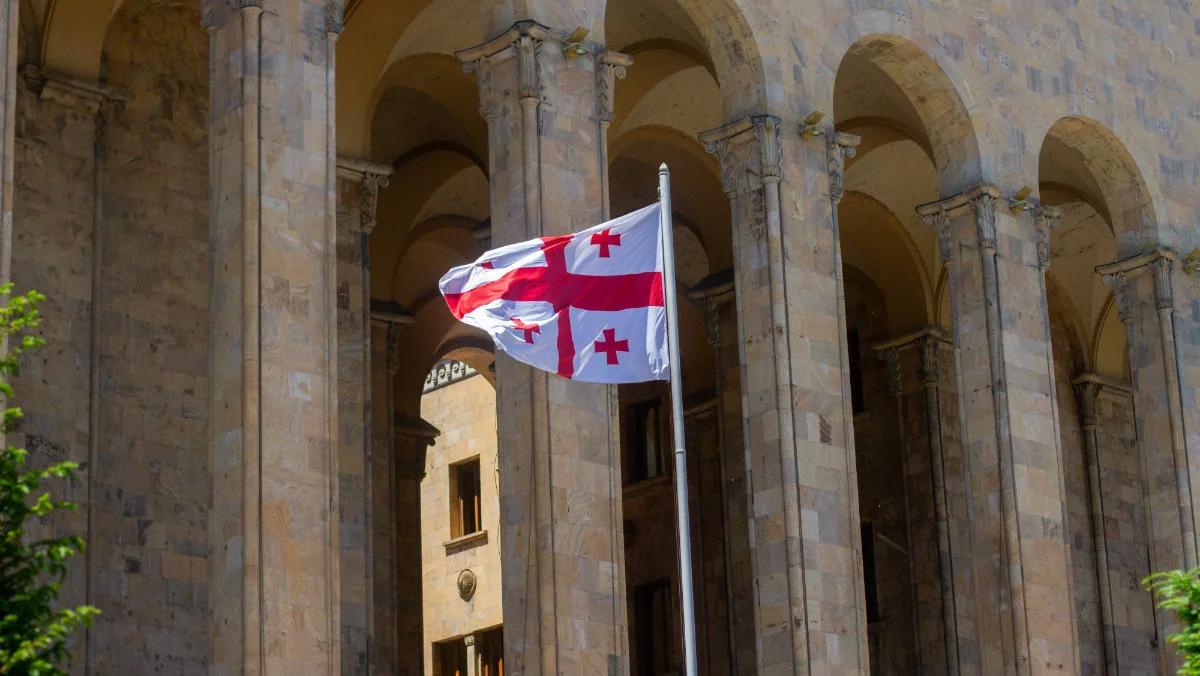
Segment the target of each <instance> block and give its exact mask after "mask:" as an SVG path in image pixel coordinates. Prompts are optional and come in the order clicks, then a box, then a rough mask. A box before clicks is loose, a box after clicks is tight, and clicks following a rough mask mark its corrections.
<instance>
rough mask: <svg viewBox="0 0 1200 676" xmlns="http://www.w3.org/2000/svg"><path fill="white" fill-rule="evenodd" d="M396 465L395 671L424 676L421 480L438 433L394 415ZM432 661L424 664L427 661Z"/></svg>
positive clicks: (393, 503) (426, 656)
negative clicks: (426, 459) (429, 452)
mask: <svg viewBox="0 0 1200 676" xmlns="http://www.w3.org/2000/svg"><path fill="white" fill-rule="evenodd" d="M393 418H394V423H393V433H392V463H393V467H394V477H395V482H394V483H393V484H392V489H391V496H392V499H391V501H390V502H391V510H392V518H391V521H392V523H393V529H394V536H393V537H394V541H395V550H394V552H392V557H393V558H392V560H393V562H394V563H393V568H392V571H393V573H392V574H393V575H394V576H395V582H394V585H395V586H394V587H393V592H392V593H393V598H394V599H395V601H394V603H395V609H394V611H393V612H394V618H395V619H394V622H395V624H394V627H395V636H396V638H395V645H396V672H395V673H397V674H401V675H403V676H421V674H427V673H430V672H429V670H431V669H433V664H432V655H431V654H429V653H428V652H427V650H426V649H427V648H430V647H431V646H430V645H429V644H427V643H426V642H425V619H424V612H423V609H424V605H423V598H424V588H423V587H422V584H421V577H422V575H421V570H422V568H421V544H422V543H421V481H422V480H424V479H425V454H426V452H427V451H428V450H429V447H430V446H432V445H433V444H434V442H435V441H436V440H437V436H438V430H437V429H435V428H434V427H433V426H432V425H430V424H429V423H427V422H425V421H424V420H422V419H420V418H415V419H414V418H406V417H403V416H399V415H395V416H393ZM425 659H428V660H430V662H428V663H425V664H424V665H423V664H422V663H423V660H425Z"/></svg>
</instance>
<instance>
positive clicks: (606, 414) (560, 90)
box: [458, 21, 629, 676]
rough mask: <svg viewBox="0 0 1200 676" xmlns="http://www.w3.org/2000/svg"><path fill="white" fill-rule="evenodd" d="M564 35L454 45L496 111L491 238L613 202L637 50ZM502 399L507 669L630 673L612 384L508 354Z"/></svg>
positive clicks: (533, 233) (577, 218) (537, 29)
mask: <svg viewBox="0 0 1200 676" xmlns="http://www.w3.org/2000/svg"><path fill="white" fill-rule="evenodd" d="M566 28H568V30H569V28H573V27H566ZM564 36H565V32H562V31H559V30H557V29H551V28H547V27H546V26H542V25H540V24H538V23H536V22H533V21H520V22H518V23H516V24H515V25H513V26H512V27H511V28H510V29H508V30H507V31H505V32H504V33H503V34H501V35H499V36H497V37H496V38H494V39H492V40H490V41H488V42H486V43H484V44H482V45H479V46H477V47H472V48H471V49H467V50H464V51H462V52H460V53H459V55H458V56H459V58H460V59H462V61H463V63H464V65H465V68H466V69H467V71H468V72H473V73H475V75H476V77H477V78H478V83H479V96H480V109H481V113H482V114H483V116H484V117H485V119H486V120H487V123H488V143H489V157H490V167H491V171H490V174H489V178H490V181H491V215H492V227H491V234H492V242H493V245H502V244H509V243H512V242H517V241H520V240H524V239H528V238H532V237H538V236H543V235H554V234H561V233H564V232H569V231H575V230H580V229H583V228H586V227H588V226H590V225H593V224H596V223H599V222H601V221H602V220H603V218H604V215H605V213H606V209H607V206H606V204H605V189H604V185H605V178H604V174H605V172H606V171H607V167H606V166H603V157H604V156H603V152H604V151H603V138H604V128H605V127H606V126H607V121H606V115H605V114H604V110H605V107H606V106H611V95H612V91H611V88H608V87H605V86H604V83H606V82H608V83H611V79H606V76H605V73H604V69H605V68H609V67H614V68H616V67H624V66H623V65H621V64H623V63H627V62H628V59H618V58H614V57H615V55H613V54H611V53H609V52H606V51H605V50H604V49H603V48H602V47H601V46H599V45H593V44H588V45H585V46H586V47H587V49H588V50H590V53H589V54H584V55H574V54H573V53H571V54H568V53H564V49H563V45H562V42H563V38H564ZM611 75H613V76H615V75H616V73H611ZM602 94H603V96H602ZM496 401H497V419H498V421H499V428H498V441H499V444H500V446H499V450H498V452H499V458H500V511H501V514H502V519H503V522H502V525H501V529H500V530H501V556H502V562H503V565H502V568H503V578H504V587H503V588H504V595H503V608H504V623H505V624H504V641H505V670H506V672H508V673H510V674H517V675H522V676H533V675H535V674H541V675H543V676H550V675H551V674H560V673H569V674H605V675H608V674H618V675H619V674H624V673H627V672H628V670H629V659H628V647H627V643H628V637H627V634H626V611H625V607H626V604H625V583H624V543H623V537H622V519H621V472H620V446H619V443H618V439H617V436H616V433H615V432H616V416H617V410H616V402H615V397H612V396H611V391H610V388H607V387H604V386H601V385H589V384H584V383H576V382H572V381H568V380H564V379H562V378H558V377H556V376H554V375H551V374H548V373H545V372H543V371H537V370H534V369H531V368H529V367H527V366H524V365H521V364H519V363H517V362H515V361H513V360H511V359H508V358H505V357H504V356H503V355H500V356H499V358H498V359H497V362H496ZM583 477H589V479H587V480H584V479H583Z"/></svg>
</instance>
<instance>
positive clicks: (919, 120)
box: [822, 12, 985, 196]
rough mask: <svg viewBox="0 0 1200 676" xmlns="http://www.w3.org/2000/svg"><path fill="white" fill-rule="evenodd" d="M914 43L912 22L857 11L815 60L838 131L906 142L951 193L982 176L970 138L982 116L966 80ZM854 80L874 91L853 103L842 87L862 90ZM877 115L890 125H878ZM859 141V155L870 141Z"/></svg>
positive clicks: (974, 140) (975, 145)
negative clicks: (870, 131)
mask: <svg viewBox="0 0 1200 676" xmlns="http://www.w3.org/2000/svg"><path fill="white" fill-rule="evenodd" d="M916 39H917V37H916V36H914V35H913V32H912V26H911V23H909V22H908V21H906V20H903V18H902V17H900V16H898V15H895V14H893V13H888V12H867V13H864V14H856V15H854V16H852V17H850V18H848V19H847V20H846V21H845V22H844V23H843V24H842V25H841V26H840V27H839V28H838V30H836V31H834V33H833V35H832V36H831V37H830V39H829V41H828V42H827V43H826V45H825V47H824V49H823V51H822V62H823V65H824V66H825V68H826V73H825V75H826V76H827V77H828V78H829V80H830V82H831V83H832V91H833V96H832V102H833V108H834V117H835V119H836V120H837V127H838V129H839V130H844V131H850V132H854V133H859V132H858V131H856V129H861V128H863V127H867V126H876V127H884V128H888V129H890V131H891V133H899V134H902V135H906V136H908V137H909V138H912V139H913V140H914V141H916V142H917V144H918V145H920V146H921V147H922V148H923V149H924V150H925V151H926V153H927V154H929V156H930V158H931V159H932V161H933V164H934V166H935V167H936V168H937V174H938V183H939V189H940V191H941V193H942V195H943V196H950V195H954V194H957V193H959V192H962V191H964V190H966V189H968V188H970V187H973V186H974V185H977V184H979V183H980V182H982V180H983V178H984V174H985V167H984V157H985V156H984V154H983V152H982V149H981V147H980V139H979V135H978V134H977V128H978V124H977V121H978V120H979V119H981V116H980V115H979V113H978V111H977V106H976V104H975V102H974V99H973V97H972V95H971V90H970V88H969V87H968V86H967V84H966V83H967V79H966V78H964V77H963V76H962V74H961V73H958V72H957V70H956V67H955V66H954V65H953V64H952V63H951V62H950V60H948V59H940V60H938V59H935V58H934V57H933V56H932V53H931V51H930V50H928V49H926V48H925V47H923V46H922V45H921V44H918V42H916V41H915V40H916ZM847 78H850V79H847ZM860 79H861V80H866V79H873V80H874V81H875V82H876V86H875V87H873V88H872V91H870V92H869V94H870V96H869V97H867V96H860V97H857V100H856V99H855V98H854V97H852V96H848V95H847V92H846V91H844V90H845V89H847V88H854V87H859V88H861V87H862V86H863V85H864V84H865V81H864V82H860V81H858V80H860ZM871 97H874V99H875V100H871ZM881 111H882V112H883V113H884V114H882V115H881V114H880V112H881ZM880 118H883V119H885V120H887V121H888V122H889V124H886V125H881V124H879V122H880V121H881V119H880ZM914 133H915V136H913V134H914ZM864 140H865V141H866V142H867V144H868V145H867V148H864V150H866V149H869V147H870V143H871V142H870V140H869V139H864Z"/></svg>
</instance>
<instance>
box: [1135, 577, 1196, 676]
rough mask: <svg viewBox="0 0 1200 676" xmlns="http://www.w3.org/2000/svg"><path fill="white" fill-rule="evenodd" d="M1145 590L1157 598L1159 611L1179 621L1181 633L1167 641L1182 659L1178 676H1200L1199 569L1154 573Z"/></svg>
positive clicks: (1143, 584) (1145, 585) (1145, 583)
mask: <svg viewBox="0 0 1200 676" xmlns="http://www.w3.org/2000/svg"><path fill="white" fill-rule="evenodd" d="M1142 586H1144V587H1145V588H1146V589H1147V590H1148V591H1150V592H1153V593H1154V595H1155V596H1156V597H1157V598H1158V607H1159V608H1162V609H1163V610H1170V611H1173V612H1174V613H1175V616H1176V617H1178V618H1179V631H1177V632H1175V633H1174V634H1171V635H1170V636H1168V637H1167V641H1168V642H1170V643H1173V644H1174V645H1175V649H1176V650H1177V651H1178V652H1179V656H1180V657H1181V658H1183V665H1182V666H1181V667H1179V674H1180V675H1181V676H1200V568H1193V569H1192V570H1190V571H1183V570H1169V571H1167V572H1165V573H1155V574H1153V575H1151V576H1150V577H1147V578H1146V579H1144V580H1142Z"/></svg>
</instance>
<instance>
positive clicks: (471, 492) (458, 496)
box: [450, 458, 483, 538]
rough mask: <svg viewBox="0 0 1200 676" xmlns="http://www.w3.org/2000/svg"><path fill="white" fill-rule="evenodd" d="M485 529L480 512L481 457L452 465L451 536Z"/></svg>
mask: <svg viewBox="0 0 1200 676" xmlns="http://www.w3.org/2000/svg"><path fill="white" fill-rule="evenodd" d="M482 529H483V521H482V519H481V517H480V514H479V458H474V459H472V460H468V461H466V462H461V463H459V464H457V465H451V466H450V537H451V538H460V537H463V536H464V535H470V534H471V533H478V532H479V531H480V530H482Z"/></svg>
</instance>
